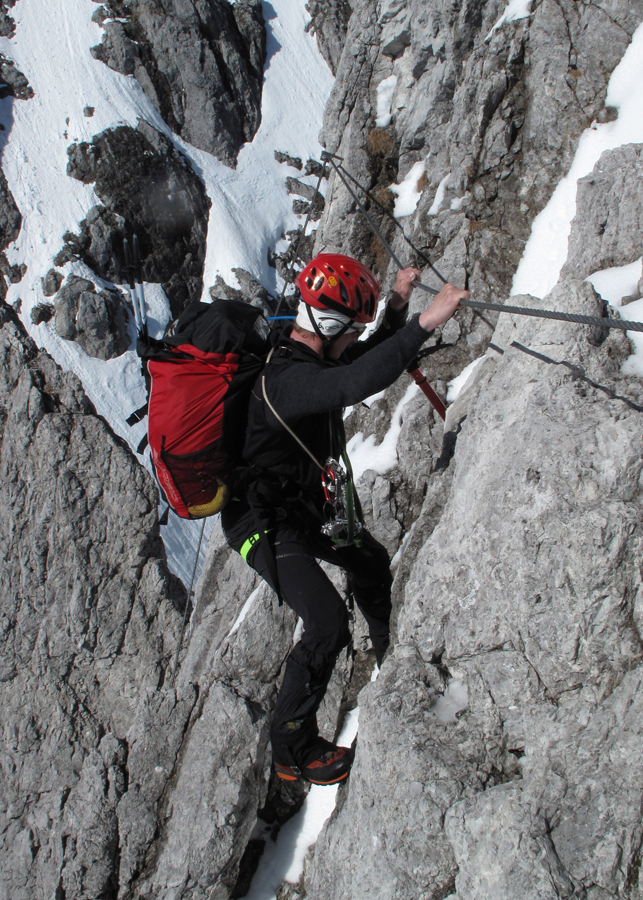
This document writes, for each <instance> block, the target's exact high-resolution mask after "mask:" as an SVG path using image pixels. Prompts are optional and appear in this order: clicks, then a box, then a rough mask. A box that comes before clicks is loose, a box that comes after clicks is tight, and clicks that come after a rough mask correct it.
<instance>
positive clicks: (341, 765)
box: [275, 741, 354, 784]
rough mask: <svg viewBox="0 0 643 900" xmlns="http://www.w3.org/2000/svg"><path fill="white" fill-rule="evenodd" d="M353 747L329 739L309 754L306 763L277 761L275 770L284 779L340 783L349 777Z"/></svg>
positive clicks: (314, 782) (317, 782)
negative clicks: (340, 744) (287, 763)
mask: <svg viewBox="0 0 643 900" xmlns="http://www.w3.org/2000/svg"><path fill="white" fill-rule="evenodd" d="M353 757H354V752H353V749H352V748H351V747H337V746H336V745H335V744H331V743H329V742H328V741H324V742H323V744H321V745H318V746H317V748H316V752H314V753H311V754H309V758H308V759H307V760H306V763H305V764H304V765H302V766H301V767H300V766H294V765H293V766H287V765H284V764H283V763H278V762H275V772H276V773H277V777H278V778H280V779H281V780H282V781H309V782H310V783H311V784H338V783H339V782H341V781H345V780H346V779H347V778H348V773H349V772H350V768H351V766H352V764H353Z"/></svg>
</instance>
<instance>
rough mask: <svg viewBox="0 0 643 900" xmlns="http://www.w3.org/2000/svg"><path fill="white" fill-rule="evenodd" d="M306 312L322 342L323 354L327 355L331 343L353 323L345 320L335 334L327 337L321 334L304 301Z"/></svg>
mask: <svg viewBox="0 0 643 900" xmlns="http://www.w3.org/2000/svg"><path fill="white" fill-rule="evenodd" d="M306 312H307V313H308V318H309V319H310V324H311V325H312V326H313V329H314V331H315V334H316V335H317V337H318V338H319V339H320V340H321V342H322V353H323V355H324V356H327V355H328V354H329V353H330V350H331V348H332V346H333V344H334V343H335V342H336V341H337V339H338V338H340V337H341V336H342V335H343V334H346V332H347V331H348V329H349V328H350V327H351V325H352V324H353V323H352V321H349V322H347V323H346V324H345V325H344V326H343V327H342V328H340V330H339V331H338V332H337V334H334V335H333V336H332V337H327V335H325V334H323V332H322V331H321V329H320V327H319V325H318V324H317V322H316V321H315V316H314V315H313V311H312V309H311V307H310V306H309V305H308V304H307V303H306Z"/></svg>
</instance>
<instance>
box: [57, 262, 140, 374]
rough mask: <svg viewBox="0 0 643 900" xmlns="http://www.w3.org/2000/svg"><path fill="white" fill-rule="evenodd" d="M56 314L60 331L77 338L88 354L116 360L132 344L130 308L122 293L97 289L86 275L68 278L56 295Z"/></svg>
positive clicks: (69, 336) (61, 333)
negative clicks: (129, 328)
mask: <svg viewBox="0 0 643 900" xmlns="http://www.w3.org/2000/svg"><path fill="white" fill-rule="evenodd" d="M55 316H56V320H55V327H56V331H57V332H58V334H59V335H60V336H61V337H62V338H65V340H67V341H76V343H77V344H78V345H79V346H81V347H82V348H83V350H84V351H85V353H86V354H87V355H88V356H94V357H96V358H97V359H113V358H114V357H115V356H120V355H121V353H124V352H125V351H126V350H127V348H128V347H129V345H130V336H129V332H128V323H129V311H128V308H127V306H126V303H125V299H124V297H123V295H122V294H121V293H119V292H118V291H109V290H105V289H103V290H97V289H96V285H95V284H94V283H93V282H92V281H89V280H88V279H86V278H79V277H78V276H77V275H70V276H69V277H68V278H67V281H66V283H65V285H64V287H62V288H61V289H60V291H59V292H58V294H57V295H56V304H55ZM45 321H47V320H46V319H45Z"/></svg>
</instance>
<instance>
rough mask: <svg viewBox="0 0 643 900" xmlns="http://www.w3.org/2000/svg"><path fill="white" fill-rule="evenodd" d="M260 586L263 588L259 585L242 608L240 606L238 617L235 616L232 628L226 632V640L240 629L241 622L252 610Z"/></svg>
mask: <svg viewBox="0 0 643 900" xmlns="http://www.w3.org/2000/svg"><path fill="white" fill-rule="evenodd" d="M262 586H263V585H261V584H260V585H259V587H256V588H255V589H254V591H253V592H252V593H251V594H250V596H249V597H248V599H247V600H246V602H245V603H244V604H243V606H242V608H241V612H240V613H239V615H238V616H237V620H236V622H235V623H234V625H233V626H232V628H231V629H230V631H229V632H228V638H231V637H232V635H233V634H234V633H235V631H238V630H239V628H240V626H241V624H242V622H243V621H244V620H245V618H246V616H247V615H248V613H249V612H250V610H251V609H252V607H253V604H254V602H255V600H256V599H257V596H258V594H259V591H260V590H261V588H262Z"/></svg>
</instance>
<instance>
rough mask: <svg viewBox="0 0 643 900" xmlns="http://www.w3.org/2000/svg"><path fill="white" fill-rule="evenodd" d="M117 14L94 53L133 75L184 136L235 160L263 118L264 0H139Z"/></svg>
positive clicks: (232, 162)
mask: <svg viewBox="0 0 643 900" xmlns="http://www.w3.org/2000/svg"><path fill="white" fill-rule="evenodd" d="M106 6H107V8H111V7H116V6H118V3H117V2H108V3H107V4H106ZM118 13H120V15H119V14H118ZM113 15H114V19H111V20H110V21H107V22H106V23H105V24H104V26H103V27H104V30H105V34H104V36H103V42H102V43H101V44H100V45H99V46H97V47H94V48H93V50H92V53H93V54H94V56H95V57H96V58H97V59H99V60H101V61H102V62H104V63H105V64H106V65H108V66H110V68H112V69H115V70H116V71H118V72H122V73H123V74H124V75H133V76H134V77H135V78H136V79H137V80H138V81H139V83H140V85H141V87H142V88H143V90H144V91H145V93H146V94H147V96H148V97H149V98H150V100H151V101H152V103H154V105H155V106H156V107H157V109H158V110H159V112H160V113H161V115H162V116H163V118H164V119H165V121H166V122H167V124H168V125H169V126H170V128H171V129H172V130H173V131H174V132H176V133H177V134H180V135H181V137H182V138H183V139H184V140H186V141H188V142H189V143H190V144H193V145H194V146H195V147H198V148H199V149H200V150H207V151H208V152H209V153H213V154H214V155H215V156H217V157H218V158H219V159H220V160H221V161H222V162H225V163H226V164H227V165H230V166H234V165H235V164H236V158H237V153H238V152H239V149H240V148H241V146H242V144H243V143H245V142H246V141H251V140H252V138H253V137H254V135H255V133H256V132H257V129H258V128H259V125H260V123H261V89H262V84H263V66H264V58H265V52H266V30H265V24H264V21H263V14H262V10H261V2H260V0H239V2H236V3H228V2H227V0H197V2H195V3H191V4H185V3H181V2H180V0H170V2H169V4H166V6H165V7H164V8H163V9H162V10H161V9H160V8H159V7H158V5H157V4H156V3H154V2H153V0H132V2H130V3H129V4H128V5H127V6H126V7H125V8H120V7H119V9H118V10H116V9H114V12H113Z"/></svg>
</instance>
